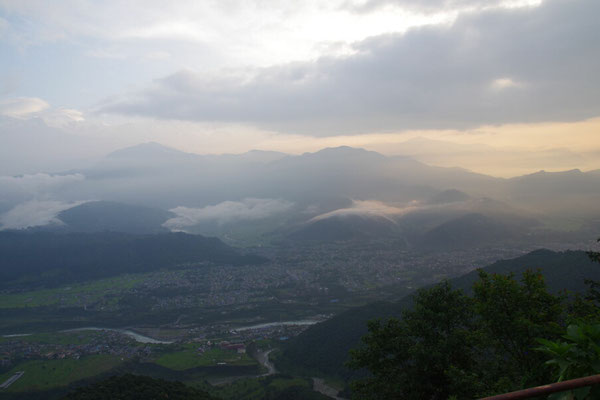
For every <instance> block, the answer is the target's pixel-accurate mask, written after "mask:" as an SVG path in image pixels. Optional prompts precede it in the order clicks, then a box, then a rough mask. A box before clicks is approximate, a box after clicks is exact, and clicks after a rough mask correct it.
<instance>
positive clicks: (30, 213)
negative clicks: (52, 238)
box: [0, 200, 82, 230]
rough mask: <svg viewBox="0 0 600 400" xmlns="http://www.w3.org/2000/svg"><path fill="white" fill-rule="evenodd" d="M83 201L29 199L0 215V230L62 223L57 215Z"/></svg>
mask: <svg viewBox="0 0 600 400" xmlns="http://www.w3.org/2000/svg"><path fill="white" fill-rule="evenodd" d="M80 204H82V202H75V203H67V202H61V201H55V200H46V201H38V200H33V201H28V202H26V203H22V204H19V205H17V206H15V207H14V208H12V209H11V210H10V211H8V212H6V213H4V214H1V215H0V230H4V229H25V228H30V227H35V226H44V225H49V224H58V225H62V224H63V223H62V221H61V220H59V219H58V218H57V215H58V214H59V213H60V212H61V211H64V210H68V209H69V208H73V207H75V206H78V205H80Z"/></svg>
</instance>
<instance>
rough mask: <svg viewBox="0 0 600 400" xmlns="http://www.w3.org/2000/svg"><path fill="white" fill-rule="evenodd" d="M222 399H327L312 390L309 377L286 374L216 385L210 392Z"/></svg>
mask: <svg viewBox="0 0 600 400" xmlns="http://www.w3.org/2000/svg"><path fill="white" fill-rule="evenodd" d="M211 393H212V394H213V395H214V396H217V397H219V398H222V399H224V400H327V399H329V398H328V397H326V396H324V395H322V394H320V393H317V392H314V391H313V390H312V382H311V381H310V380H309V379H303V378H292V377H291V376H288V375H281V374H277V375H271V376H267V377H264V378H260V379H240V380H238V381H235V382H233V383H231V384H229V385H224V386H217V387H215V388H214V389H213V390H212V392H211Z"/></svg>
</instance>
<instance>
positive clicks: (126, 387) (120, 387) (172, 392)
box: [62, 374, 215, 400]
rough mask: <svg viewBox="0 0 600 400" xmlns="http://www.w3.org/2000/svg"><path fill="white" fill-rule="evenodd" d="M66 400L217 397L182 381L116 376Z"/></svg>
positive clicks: (195, 399)
mask: <svg viewBox="0 0 600 400" xmlns="http://www.w3.org/2000/svg"><path fill="white" fill-rule="evenodd" d="M62 399H63V400H106V399H114V400H159V399H160V400H163V399H169V400H214V399H215V398H214V397H211V396H210V395H209V394H208V393H206V392H203V391H202V390H198V389H195V388H192V387H189V386H186V385H184V384H183V383H181V382H170V381H165V380H163V379H154V378H150V377H147V376H137V375H131V374H127V375H123V376H119V377H117V376H113V377H111V378H108V379H106V380H104V381H102V382H98V383H96V384H94V385H90V386H87V387H83V388H79V389H77V390H75V391H74V392H72V393H69V394H68V395H66V396H65V397H63V398H62Z"/></svg>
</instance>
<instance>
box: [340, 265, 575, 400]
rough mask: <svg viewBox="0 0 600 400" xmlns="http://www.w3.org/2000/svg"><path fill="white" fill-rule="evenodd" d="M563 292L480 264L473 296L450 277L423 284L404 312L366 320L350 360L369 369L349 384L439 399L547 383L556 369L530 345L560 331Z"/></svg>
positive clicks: (358, 389) (389, 394)
mask: <svg viewBox="0 0 600 400" xmlns="http://www.w3.org/2000/svg"><path fill="white" fill-rule="evenodd" d="M564 299H565V298H564V297H563V296H554V295H552V294H550V293H549V292H548V291H547V289H546V285H545V283H544V279H543V277H542V276H541V275H540V274H539V273H535V272H530V271H527V272H525V273H524V274H523V277H522V279H521V282H518V281H516V280H515V278H514V276H513V275H512V274H511V275H490V274H487V273H485V272H483V271H480V273H479V281H477V282H476V283H475V285H474V295H473V297H467V296H465V295H464V294H463V293H462V292H461V291H459V290H453V289H452V288H451V286H450V284H449V283H448V282H444V283H441V284H439V285H436V286H434V287H432V288H430V289H423V290H420V291H419V292H418V293H417V295H416V296H415V298H414V307H413V309H412V310H410V311H405V312H404V313H403V315H402V320H397V319H390V320H388V321H386V322H381V321H372V322H370V323H369V333H368V334H367V335H366V336H364V337H363V346H362V347H361V348H359V349H356V350H353V351H352V352H351V361H350V363H349V366H351V367H352V368H355V369H359V368H366V369H367V370H368V371H369V372H370V376H369V377H368V378H365V379H363V380H360V381H357V382H354V383H353V385H352V388H353V390H354V392H355V393H356V394H357V395H358V398H363V399H387V398H402V399H427V400H437V399H448V398H449V397H451V396H455V397H456V398H458V399H463V398H464V399H468V398H474V397H476V396H483V395H489V394H494V393H499V392H505V391H510V390H515V389H520V388H523V387H528V386H535V385H537V384H542V383H546V382H548V381H549V380H550V379H551V376H552V371H551V369H550V368H549V367H544V358H543V355H542V354H541V353H539V352H535V351H533V349H534V347H536V346H537V345H538V342H537V341H536V339H537V338H539V337H542V338H546V339H555V338H558V337H559V334H560V333H561V331H562V327H561V326H562V325H561V324H562V322H563V319H564V307H563V300H564Z"/></svg>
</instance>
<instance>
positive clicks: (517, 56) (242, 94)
mask: <svg viewBox="0 0 600 400" xmlns="http://www.w3.org/2000/svg"><path fill="white" fill-rule="evenodd" d="M599 14H600V3H599V2H597V1H595V0H578V1H567V0H552V1H547V2H545V3H543V4H542V5H541V6H539V7H536V8H518V9H493V10H488V11H484V12H479V13H472V14H468V15H464V16H461V17H460V18H458V19H457V20H456V22H455V23H454V24H453V25H451V26H449V27H448V26H440V25H435V26H430V27H426V28H419V29H414V30H411V31H409V32H408V33H406V34H389V35H382V36H377V37H373V38H371V39H368V40H365V41H362V42H359V43H357V44H355V45H354V51H355V52H356V54H354V55H351V56H347V57H343V58H339V57H337V58H327V57H324V58H320V59H319V60H317V61H315V62H301V63H293V64H287V65H283V66H279V67H271V68H263V69H257V70H253V71H242V72H240V74H237V75H230V76H223V77H220V78H206V77H205V75H203V74H198V73H195V72H192V71H188V70H186V71H181V72H178V73H176V74H173V75H171V76H168V77H166V78H164V79H160V80H157V81H156V82H155V83H154V84H153V85H152V86H151V87H149V88H147V89H146V90H142V91H139V92H136V93H131V94H129V95H126V96H124V97H122V98H120V99H117V100H112V101H109V102H107V103H106V104H104V105H103V106H102V107H101V109H100V111H101V112H106V113H119V114H126V115H144V116H152V117H157V118H164V119H181V120H195V121H220V122H245V123H252V124H255V125H257V126H260V127H263V128H267V129H275V130H278V131H282V132H291V133H302V134H309V135H314V136H327V135H337V134H344V133H345V134H348V133H363V132H372V131H393V130H395V131H398V130H403V129H449V128H455V129H465V128H469V127H474V126H479V125H482V124H504V123H518V122H539V121H571V120H581V119H584V118H588V117H593V116H597V115H599V114H600V80H599V79H598V73H597V71H598V70H600V41H598V40H596V38H597V37H598V35H600V25H598V23H597V18H596V16H597V15H599Z"/></svg>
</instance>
